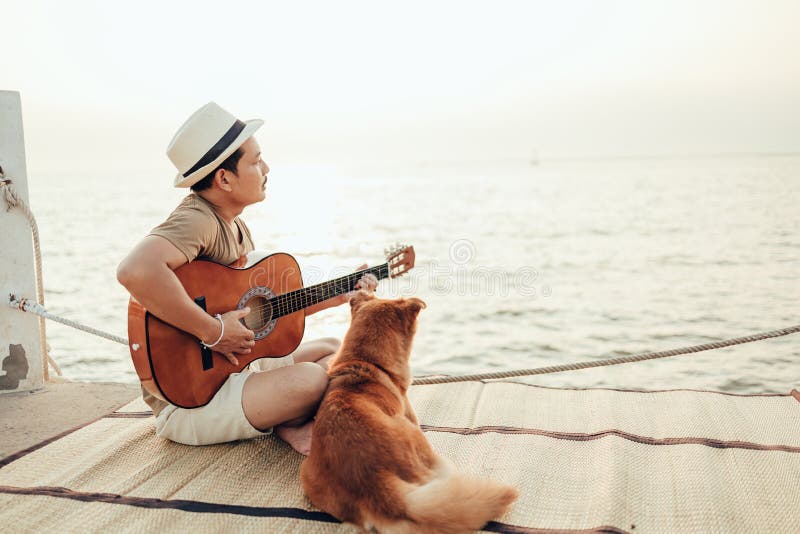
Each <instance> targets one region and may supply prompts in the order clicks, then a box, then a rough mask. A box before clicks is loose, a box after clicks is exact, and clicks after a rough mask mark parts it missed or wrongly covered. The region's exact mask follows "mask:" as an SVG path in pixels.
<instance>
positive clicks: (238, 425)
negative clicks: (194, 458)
mask: <svg viewBox="0 0 800 534" xmlns="http://www.w3.org/2000/svg"><path fill="white" fill-rule="evenodd" d="M289 365H294V356H293V355H291V354H290V355H288V356H284V357H283V358H263V359H261V360H257V361H255V362H253V363H252V364H251V365H250V368H249V369H246V370H244V371H242V372H241V373H233V374H232V375H230V376H229V377H228V379H227V380H226V381H225V383H224V384H222V387H221V388H220V389H219V391H217V393H216V395H214V397H213V398H212V399H211V401H210V402H209V403H208V404H206V405H205V406H201V407H200V408H191V409H186V408H178V407H177V406H173V405H172V404H170V405H169V406H167V407H166V408H164V409H163V410H161V412H160V413H159V414H158V417H156V435H157V436H159V437H161V438H165V439H168V440H170V441H174V442H176V443H183V444H184V445H211V444H214V443H225V442H228V441H236V440H239V439H250V438H255V437H257V436H263V435H264V434H270V433H271V432H272V429H271V428H269V429H267V430H266V431H261V430H259V429H257V428H255V427H254V426H253V425H251V424H250V421H248V420H247V417H246V416H245V415H244V409H243V408H242V390H244V383H245V381H246V380H247V378H248V377H249V376H250V375H251V374H252V373H253V372H254V371H270V370H272V369H278V368H279V367H286V366H289Z"/></svg>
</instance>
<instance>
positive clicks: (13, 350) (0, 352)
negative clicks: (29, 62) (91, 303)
mask: <svg viewBox="0 0 800 534" xmlns="http://www.w3.org/2000/svg"><path fill="white" fill-rule="evenodd" d="M0 167H2V168H3V172H4V173H5V177H6V179H9V178H10V179H11V180H12V185H13V186H14V188H15V189H16V191H17V194H18V195H19V197H20V198H21V199H23V200H24V201H25V202H26V203H27V204H28V205H29V206H30V203H29V202H28V178H27V172H26V169H25V139H24V137H23V132H22V106H21V101H20V96H19V93H18V92H16V91H0ZM6 207H7V204H6V202H5V199H3V198H2V197H0V362H1V363H2V368H1V369H0V393H2V392H8V391H22V390H30V389H36V388H39V387H41V386H42V384H43V370H42V346H41V342H40V340H39V319H38V317H37V316H35V315H33V314H30V313H24V312H21V311H19V310H15V309H12V308H9V307H8V305H7V302H8V295H9V293H13V294H14V295H17V296H19V297H25V298H28V299H30V300H33V301H36V278H35V277H36V274H35V270H34V265H33V238H32V237H31V230H30V226H29V225H28V220H27V219H26V218H25V216H24V215H23V214H22V212H21V211H19V210H18V209H12V210H11V211H7V210H6Z"/></svg>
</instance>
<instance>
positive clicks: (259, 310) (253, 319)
mask: <svg viewBox="0 0 800 534" xmlns="http://www.w3.org/2000/svg"><path fill="white" fill-rule="evenodd" d="M245 306H248V307H249V308H250V313H248V314H247V315H246V316H245V317H244V325H245V326H246V327H247V328H249V329H250V330H261V329H262V328H264V326H265V325H266V324H267V323H268V322H270V320H271V319H272V307H271V306H270V305H269V299H267V298H266V297H263V296H261V295H256V296H255V297H253V298H251V299H250V300H248V301H247V304H245Z"/></svg>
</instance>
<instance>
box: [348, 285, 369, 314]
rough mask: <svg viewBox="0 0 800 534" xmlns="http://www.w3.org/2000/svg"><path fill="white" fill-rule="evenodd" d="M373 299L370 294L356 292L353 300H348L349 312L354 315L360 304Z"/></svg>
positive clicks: (361, 291) (362, 291)
mask: <svg viewBox="0 0 800 534" xmlns="http://www.w3.org/2000/svg"><path fill="white" fill-rule="evenodd" d="M374 298H375V295H373V294H372V293H367V292H366V291H364V290H360V291H356V294H355V295H353V298H351V299H350V312H351V313H353V314H355V313H356V310H357V309H358V308H360V307H361V305H362V304H364V303H365V302H368V301H370V300H372V299H374Z"/></svg>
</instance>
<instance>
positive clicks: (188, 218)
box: [149, 207, 218, 262]
mask: <svg viewBox="0 0 800 534" xmlns="http://www.w3.org/2000/svg"><path fill="white" fill-rule="evenodd" d="M217 232H218V224H217V222H216V221H215V220H214V218H213V216H211V215H209V214H208V213H205V212H203V211H202V210H199V209H194V208H189V207H180V208H178V209H176V210H175V211H173V212H172V214H170V216H169V217H168V218H167V220H166V221H164V222H163V223H161V224H159V225H158V226H156V227H155V228H153V229H152V230H151V231H150V234H149V235H157V236H160V237H163V238H164V239H166V240H167V241H169V242H170V243H172V244H173V245H175V247H176V248H177V249H178V250H180V251H181V252H183V255H184V256H186V261H189V262H191V261H193V260H194V259H195V258H197V257H198V256H201V255H202V254H203V251H204V250H206V249H207V248H208V247H209V245H210V244H211V243H212V242H213V241H214V239H216V234H217Z"/></svg>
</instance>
